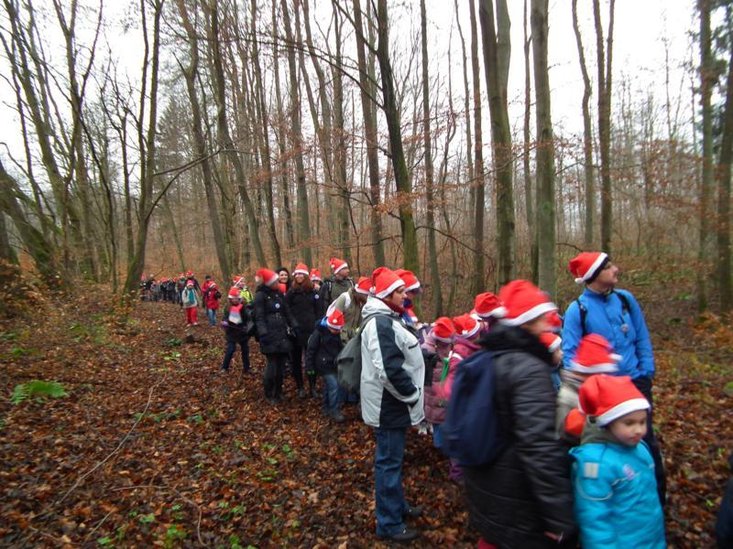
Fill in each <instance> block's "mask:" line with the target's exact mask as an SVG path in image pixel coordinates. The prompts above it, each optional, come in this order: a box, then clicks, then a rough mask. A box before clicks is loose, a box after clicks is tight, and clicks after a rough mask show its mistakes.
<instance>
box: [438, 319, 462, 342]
mask: <svg viewBox="0 0 733 549" xmlns="http://www.w3.org/2000/svg"><path fill="white" fill-rule="evenodd" d="M454 335H456V328H455V326H454V325H453V321H452V320H451V319H450V318H448V317H447V316H441V317H438V318H436V319H435V322H434V323H433V338H435V339H436V340H437V341H442V342H443V343H450V342H451V341H453V336H454Z"/></svg>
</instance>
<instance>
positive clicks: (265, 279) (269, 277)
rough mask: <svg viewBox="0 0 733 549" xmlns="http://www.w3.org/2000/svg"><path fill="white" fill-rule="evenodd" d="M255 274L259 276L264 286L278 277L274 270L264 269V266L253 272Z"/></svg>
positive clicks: (275, 280)
mask: <svg viewBox="0 0 733 549" xmlns="http://www.w3.org/2000/svg"><path fill="white" fill-rule="evenodd" d="M255 276H256V277H257V278H259V279H260V280H261V281H262V283H263V284H264V285H265V286H271V285H272V284H274V283H275V282H277V281H278V279H279V278H278V276H277V273H276V272H275V271H271V270H270V269H266V268H264V267H263V268H262V269H259V270H258V271H257V272H256V273H255Z"/></svg>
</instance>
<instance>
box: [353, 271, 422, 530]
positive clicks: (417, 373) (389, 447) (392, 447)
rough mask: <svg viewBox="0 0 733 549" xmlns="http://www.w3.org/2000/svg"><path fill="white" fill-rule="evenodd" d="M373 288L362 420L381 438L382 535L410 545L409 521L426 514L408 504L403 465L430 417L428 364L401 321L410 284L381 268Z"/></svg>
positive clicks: (377, 479) (367, 309)
mask: <svg viewBox="0 0 733 549" xmlns="http://www.w3.org/2000/svg"><path fill="white" fill-rule="evenodd" d="M372 288H373V296H369V297H368V298H367V302H366V304H365V305H364V308H363V309H362V318H363V319H364V320H363V321H362V327H361V331H360V338H361V384H360V393H361V415H362V419H363V420H364V423H366V424H367V425H369V426H370V427H373V428H374V433H375V438H376V455H375V459H374V484H375V499H376V508H375V510H376V518H377V528H376V534H377V537H379V538H382V539H387V540H391V541H397V542H407V541H410V540H413V539H415V538H416V537H417V536H418V532H417V530H415V529H413V528H410V527H408V526H407V525H406V524H405V519H406V518H414V517H417V516H419V515H420V514H421V509H420V508H419V507H413V506H411V505H409V504H408V503H407V501H406V499H405V495H404V491H403V486H402V462H403V459H404V454H405V441H406V438H407V430H408V429H409V428H410V427H411V426H413V425H418V424H419V423H420V422H421V421H422V420H423V419H424V417H425V414H424V407H423V383H424V381H425V364H424V362H423V357H422V351H421V350H420V345H419V341H418V339H417V337H416V336H415V335H414V334H413V333H412V332H411V331H410V330H408V329H407V328H406V327H405V325H404V324H403V322H402V320H401V319H400V316H401V315H402V313H403V312H404V308H403V303H404V299H405V283H404V282H403V281H402V279H401V278H400V277H399V276H397V274H395V272H394V271H392V270H391V269H388V268H387V267H379V268H377V269H375V270H374V272H373V273H372ZM375 315H376V316H375ZM372 316H373V318H370V317H372Z"/></svg>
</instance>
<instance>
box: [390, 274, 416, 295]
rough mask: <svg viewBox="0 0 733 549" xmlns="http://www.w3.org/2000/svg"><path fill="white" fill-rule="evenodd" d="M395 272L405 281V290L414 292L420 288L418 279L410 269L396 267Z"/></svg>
mask: <svg viewBox="0 0 733 549" xmlns="http://www.w3.org/2000/svg"><path fill="white" fill-rule="evenodd" d="M395 274H397V276H399V277H400V278H401V279H402V281H403V282H404V283H405V291H406V292H416V291H418V290H419V289H420V281H419V280H418V279H417V277H416V276H415V273H413V272H412V271H408V270H407V269H396V270H395Z"/></svg>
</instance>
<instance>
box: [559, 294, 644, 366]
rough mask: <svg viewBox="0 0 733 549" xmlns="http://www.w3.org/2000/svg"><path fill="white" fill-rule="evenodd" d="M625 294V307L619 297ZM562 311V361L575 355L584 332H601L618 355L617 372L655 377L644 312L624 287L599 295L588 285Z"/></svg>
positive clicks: (567, 360) (568, 359) (566, 361)
mask: <svg viewBox="0 0 733 549" xmlns="http://www.w3.org/2000/svg"><path fill="white" fill-rule="evenodd" d="M619 294H623V295H624V296H625V297H626V301H627V303H628V308H626V306H625V304H624V302H623V300H622V298H621V297H619ZM578 300H579V301H580V302H581V303H582V304H583V305H584V306H585V308H586V310H587V313H586V316H585V330H584V329H583V326H581V323H580V319H581V313H580V308H579V306H578ZM578 300H575V301H573V302H572V303H571V304H570V305H569V306H568V308H567V310H566V311H565V317H564V318H563V328H562V351H563V356H564V357H565V358H564V360H565V364H567V363H568V362H569V361H570V360H572V359H573V358H574V357H575V352H576V350H577V348H578V344H579V343H580V340H581V339H582V337H583V335H586V334H600V335H602V336H603V337H605V338H606V339H607V340H608V341H609V342H610V343H611V345H612V346H613V351H614V352H615V353H616V354H619V355H621V361H620V362H619V364H618V368H619V371H618V375H620V376H629V377H631V378H632V379H635V378H637V377H650V378H651V377H654V353H653V351H652V341H651V339H650V338H649V330H648V329H647V327H646V321H645V320H644V313H643V312H642V311H641V307H639V303H638V302H637V301H636V298H634V296H633V295H632V294H631V292H629V291H627V290H614V291H613V292H611V293H609V294H599V293H596V292H594V291H593V290H590V289H588V288H586V289H585V291H584V292H583V293H582V294H581V296H580V297H579V298H578Z"/></svg>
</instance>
